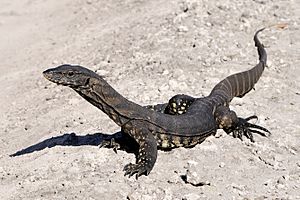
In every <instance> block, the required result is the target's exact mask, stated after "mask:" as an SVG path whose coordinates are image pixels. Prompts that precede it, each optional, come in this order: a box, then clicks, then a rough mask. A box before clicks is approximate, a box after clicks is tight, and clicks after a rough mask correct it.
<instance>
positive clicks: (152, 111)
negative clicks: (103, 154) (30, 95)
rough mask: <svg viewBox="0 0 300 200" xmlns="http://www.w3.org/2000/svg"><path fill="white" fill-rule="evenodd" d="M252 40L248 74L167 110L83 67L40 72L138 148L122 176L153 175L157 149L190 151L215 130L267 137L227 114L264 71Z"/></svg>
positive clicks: (185, 98) (181, 97)
mask: <svg viewBox="0 0 300 200" xmlns="http://www.w3.org/2000/svg"><path fill="white" fill-rule="evenodd" d="M262 30H263V29H261V30H259V31H257V32H256V34H255V36H254V41H255V45H256V46H257V48H258V53H259V63H258V64H257V65H256V66H255V67H254V68H252V69H250V70H248V71H245V72H241V73H238V74H234V75H231V76H229V77H227V78H225V79H224V80H223V81H221V82H220V83H218V84H217V85H216V86H215V87H214V89H213V90H212V92H211V94H210V95H209V96H207V97H203V98H193V97H190V96H187V95H176V96H175V97H173V98H172V99H171V100H170V101H169V103H168V104H159V105H156V106H146V107H142V106H140V105H138V104H136V103H134V102H131V101H129V100H128V99H126V98H124V97H123V96H122V95H120V94H119V93H118V92H117V91H115V90H114V89H113V88H112V87H111V86H110V85H109V84H108V83H107V82H106V81H105V80H104V79H103V78H102V77H101V76H99V75H97V74H96V73H94V72H93V71H90V70H88V69H86V68H84V67H81V66H72V65H61V66H58V67H56V68H52V69H48V70H46V71H45V72H43V74H44V76H45V78H47V79H48V80H50V81H52V82H54V83H57V84H59V85H64V86H69V87H70V88H72V89H73V90H75V91H76V92H77V93H78V94H79V95H81V96H82V97H83V98H84V99H86V100H87V101H88V102H90V103H91V104H93V105H94V106H96V107H97V108H99V109H101V110H102V111H103V112H104V113H106V114H107V115H108V116H109V117H110V118H111V119H112V120H113V121H114V122H115V123H116V124H118V125H119V126H120V127H121V128H122V130H123V132H124V134H127V135H129V136H130V137H132V138H134V140H135V141H136V142H137V143H138V144H139V152H138V155H137V160H136V164H132V163H130V164H128V165H126V166H125V167H124V170H125V175H129V176H132V175H134V174H136V175H137V177H139V176H141V175H142V174H146V175H148V174H149V173H150V171H151V170H152V168H153V166H154V164H155V161H156V158H157V149H158V148H162V149H170V148H175V147H192V146H195V145H196V144H199V143H201V142H202V141H203V140H205V138H207V137H208V136H210V135H214V134H215V133H216V130H217V129H218V128H223V129H224V130H225V131H226V132H228V133H229V132H233V135H234V136H236V137H239V138H242V136H243V135H245V136H247V137H248V138H250V139H251V140H253V136H252V132H254V133H260V134H262V135H265V134H263V133H261V132H259V131H258V130H253V129H250V128H257V129H260V130H263V131H265V132H267V133H269V131H268V130H266V129H264V128H262V127H260V126H257V125H253V124H250V123H248V122H247V121H248V120H249V119H252V118H254V117H253V116H252V117H249V118H247V119H242V118H238V117H237V116H236V114H235V113H234V112H233V111H231V110H229V107H228V105H229V102H230V101H231V100H232V98H233V97H242V96H243V95H245V94H246V93H247V92H249V91H250V90H251V89H252V88H253V86H254V84H255V83H256V82H257V81H258V79H259V77H260V76H261V74H262V72H263V70H264V67H265V65H266V52H265V49H264V47H263V45H262V44H261V43H260V42H259V40H258V38H257V34H258V32H260V31H262Z"/></svg>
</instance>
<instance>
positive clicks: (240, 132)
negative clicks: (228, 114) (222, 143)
mask: <svg viewBox="0 0 300 200" xmlns="http://www.w3.org/2000/svg"><path fill="white" fill-rule="evenodd" d="M238 119H239V121H238V124H237V125H236V126H235V127H234V128H233V129H230V130H227V131H226V132H232V135H233V137H235V138H239V139H240V140H243V136H246V138H248V139H250V141H251V142H254V138H253V133H256V134H259V135H261V136H264V137H269V136H270V135H271V132H270V131H269V130H268V129H266V128H264V127H261V126H258V125H255V124H252V123H249V122H248V121H249V120H251V119H257V116H255V115H253V116H250V117H247V118H245V119H243V118H238Z"/></svg>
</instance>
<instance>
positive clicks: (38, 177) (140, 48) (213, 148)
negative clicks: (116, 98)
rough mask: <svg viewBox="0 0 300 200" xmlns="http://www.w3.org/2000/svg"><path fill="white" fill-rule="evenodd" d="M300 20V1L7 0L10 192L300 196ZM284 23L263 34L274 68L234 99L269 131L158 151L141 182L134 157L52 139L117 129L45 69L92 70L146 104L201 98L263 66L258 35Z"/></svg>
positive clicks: (4, 101)
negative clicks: (132, 172) (126, 170)
mask: <svg viewBox="0 0 300 200" xmlns="http://www.w3.org/2000/svg"><path fill="white" fill-rule="evenodd" d="M299 22H300V2H299V1H297V0H294V1H293V0H292V1H287V0H278V1H270V0H253V1H250V0H247V1H242V0H233V1H230V0H224V1H221V0H220V1H209V0H199V1H196V0H180V1H176V0H173V1H164V0H153V1H144V0H122V1H121V0H116V1H113V0H105V1H104V0H103V1H100V0H61V1H53V0H52V1H51V0H42V1H37V0H23V1H18V0H1V2H0V60H1V64H0V89H1V98H0V130H1V132H0V141H1V146H0V199H1V200H2V199H3V200H4V199H5V200H6V199H130V200H137V199H186V200H194V199H300V192H299V191H300V159H299V158H300V156H299V154H300V117H299V111H300V85H299V82H300V78H299V75H300V69H299V64H300V62H299V61H300V56H299V55H300V31H299V28H300V26H299ZM276 23H283V24H284V28H283V29H281V28H279V27H277V28H271V29H267V30H265V31H264V32H263V33H262V34H260V38H261V41H262V42H263V43H264V44H265V46H266V49H267V53H268V56H269V57H268V58H269V62H268V68H267V69H266V70H265V72H264V74H263V76H262V77H261V79H260V80H259V82H258V84H257V85H256V88H255V91H251V92H250V93H249V94H247V95H246V96H245V97H244V98H241V99H234V100H233V102H232V104H231V107H232V109H233V110H235V111H236V112H237V113H238V114H239V116H242V117H247V116H249V115H253V114H256V115H257V116H258V117H259V121H258V122H257V123H258V124H259V125H262V126H264V127H267V128H268V129H269V130H270V131H271V132H272V136H271V137H270V138H264V137H261V136H258V135H255V140H256V142H255V143H251V142H249V141H248V140H246V139H245V140H244V141H240V140H238V139H234V138H233V137H232V136H230V135H227V134H225V133H224V132H223V131H222V130H220V131H218V137H209V138H207V140H206V141H205V142H203V143H202V144H201V145H197V146H196V147H194V148H192V149H184V148H178V149H175V150H172V151H170V152H162V151H160V152H159V155H158V160H157V162H156V165H155V167H154V169H153V170H152V172H151V173H150V175H149V176H147V177H146V176H143V177H141V178H140V179H138V180H135V178H134V177H132V178H128V177H124V176H123V172H122V168H123V166H124V165H125V164H127V163H129V162H134V155H133V154H128V153H126V152H124V151H119V152H118V154H115V153H114V152H113V151H112V150H111V149H105V148H101V149H99V148H98V147H97V145H95V144H94V145H93V144H90V145H79V146H75V145H69V146H61V145H59V142H58V143H57V144H56V145H53V147H52V148H46V146H43V144H45V142H43V141H52V142H55V138H53V137H57V138H56V139H59V138H64V136H67V134H68V133H72V132H74V133H75V134H76V135H77V136H82V137H83V138H89V137H91V138H92V139H97V137H96V136H97V135H95V133H107V134H112V133H115V132H117V131H118V130H119V127H117V126H116V125H115V124H114V123H113V122H112V121H111V120H110V119H109V118H108V117H107V116H106V115H105V114H103V113H102V112H101V111H99V110H97V109H96V108H95V107H93V106H92V105H90V104H89V103H88V102H86V101H85V100H83V99H82V98H81V97H79V96H78V95H77V94H75V92H74V91H72V90H71V89H69V88H66V87H62V86H57V85H55V84H52V83H50V82H48V81H46V80H45V79H44V78H43V76H42V71H43V70H45V69H47V68H49V67H53V66H57V65H59V64H61V63H72V64H80V65H82V66H86V67H88V68H90V69H92V70H97V72H98V73H99V74H101V75H103V76H105V79H106V80H107V81H108V82H109V83H110V84H111V85H113V87H114V88H116V89H117V90H118V91H119V92H120V93H121V94H123V95H124V96H126V97H127V98H129V99H130V100H133V101H135V102H137V103H139V104H142V105H146V104H156V103H161V102H166V101H167V100H168V99H169V98H170V97H172V96H173V95H175V94H178V93H185V94H189V95H192V96H204V95H207V94H209V92H210V90H211V89H212V87H213V86H214V85H215V84H216V83H217V82H218V81H219V80H221V79H222V78H224V77H226V76H228V75H229V74H231V73H234V72H239V71H243V70H246V69H249V68H250V67H252V66H254V65H255V64H256V62H257V58H258V56H257V52H256V49H255V48H254V44H253V40H252V38H253V34H254V32H255V30H257V29H258V28H261V27H263V26H268V25H271V24H276ZM88 134H91V135H90V136H88ZM38 144H41V145H42V146H39V147H40V148H36V149H35V151H33V152H27V153H26V154H23V155H21V156H17V157H9V155H10V154H12V153H14V152H17V151H19V150H22V149H24V148H27V147H30V146H31V145H38ZM37 149H40V150H39V151H37ZM185 179H187V180H185Z"/></svg>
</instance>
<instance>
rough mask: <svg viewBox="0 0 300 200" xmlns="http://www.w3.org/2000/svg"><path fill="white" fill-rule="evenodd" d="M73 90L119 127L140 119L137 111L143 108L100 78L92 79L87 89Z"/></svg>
mask: <svg viewBox="0 0 300 200" xmlns="http://www.w3.org/2000/svg"><path fill="white" fill-rule="evenodd" d="M73 89H74V90H75V91H76V92H77V93H78V94H79V95H80V96H82V97H83V98H84V99H86V100H87V101H88V102H89V103H91V104H92V105H94V106H96V107H97V108H99V109H100V110H102V111H103V112H104V113H105V114H107V115H108V116H109V117H110V118H111V119H112V120H113V121H114V122H115V123H116V124H118V125H119V126H123V125H124V124H125V123H127V122H128V121H130V120H131V119H134V118H137V117H139V116H138V113H137V112H136V110H139V108H140V107H141V106H139V105H138V104H135V103H133V102H131V101H129V100H127V99H126V98H124V97H123V96H122V95H121V94H119V93H118V92H117V91H116V90H115V89H113V88H112V87H111V86H110V85H109V84H108V83H107V82H106V81H105V80H104V79H103V78H102V77H100V76H98V77H96V78H94V77H93V78H90V79H89V83H88V85H87V86H86V87H78V88H73Z"/></svg>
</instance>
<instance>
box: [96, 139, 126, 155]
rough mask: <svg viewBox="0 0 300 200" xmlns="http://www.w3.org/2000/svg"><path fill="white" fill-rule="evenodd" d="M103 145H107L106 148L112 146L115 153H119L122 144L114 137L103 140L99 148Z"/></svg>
mask: <svg viewBox="0 0 300 200" xmlns="http://www.w3.org/2000/svg"><path fill="white" fill-rule="evenodd" d="M102 147H105V148H111V149H113V151H114V152H115V153H118V151H117V150H118V149H120V147H121V146H120V144H119V143H117V142H116V141H115V139H114V138H111V139H107V140H103V141H102V142H101V144H100V145H99V148H102Z"/></svg>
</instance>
